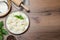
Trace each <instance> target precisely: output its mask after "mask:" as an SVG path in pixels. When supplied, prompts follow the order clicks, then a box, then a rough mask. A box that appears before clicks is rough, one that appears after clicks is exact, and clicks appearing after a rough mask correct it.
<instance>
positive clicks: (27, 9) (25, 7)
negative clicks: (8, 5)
mask: <svg viewBox="0 0 60 40" xmlns="http://www.w3.org/2000/svg"><path fill="white" fill-rule="evenodd" d="M21 6H22V7H23V8H24V9H25V10H26V11H30V9H29V8H28V7H27V6H25V5H23V4H21Z"/></svg>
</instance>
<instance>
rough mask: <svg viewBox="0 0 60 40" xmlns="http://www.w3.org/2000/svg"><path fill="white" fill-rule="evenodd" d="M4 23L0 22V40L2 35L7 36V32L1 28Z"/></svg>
mask: <svg viewBox="0 0 60 40" xmlns="http://www.w3.org/2000/svg"><path fill="white" fill-rule="evenodd" d="M3 26H4V23H3V21H0V40H3V38H4V37H3V35H7V34H8V32H7V31H6V30H5V29H4V28H3Z"/></svg>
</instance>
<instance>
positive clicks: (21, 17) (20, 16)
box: [15, 15, 24, 20]
mask: <svg viewBox="0 0 60 40" xmlns="http://www.w3.org/2000/svg"><path fill="white" fill-rule="evenodd" d="M15 17H16V18H18V19H20V20H23V19H24V18H23V16H22V15H19V16H18V15H15Z"/></svg>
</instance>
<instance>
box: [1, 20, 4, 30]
mask: <svg viewBox="0 0 60 40" xmlns="http://www.w3.org/2000/svg"><path fill="white" fill-rule="evenodd" d="M3 26H4V23H3V21H1V22H0V29H1V28H2V27H3Z"/></svg>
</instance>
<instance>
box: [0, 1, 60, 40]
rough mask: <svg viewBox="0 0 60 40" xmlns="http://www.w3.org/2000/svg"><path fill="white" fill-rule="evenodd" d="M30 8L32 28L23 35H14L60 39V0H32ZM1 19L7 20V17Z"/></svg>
mask: <svg viewBox="0 0 60 40" xmlns="http://www.w3.org/2000/svg"><path fill="white" fill-rule="evenodd" d="M12 9H13V10H12V11H14V10H15V8H14V6H13V7H12ZM30 10H31V12H30V13H27V15H28V16H29V18H30V28H29V30H28V31H27V32H26V33H24V34H22V35H14V36H16V37H17V40H60V11H59V10H60V0H30ZM46 13H47V14H46ZM48 13H50V14H51V15H48ZM0 20H3V21H4V22H5V20H6V17H4V18H0ZM4 27H5V26H4ZM9 35H10V34H9ZM12 35H13V34H12ZM7 36H8V35H7ZM7 36H5V40H6V37H7Z"/></svg>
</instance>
